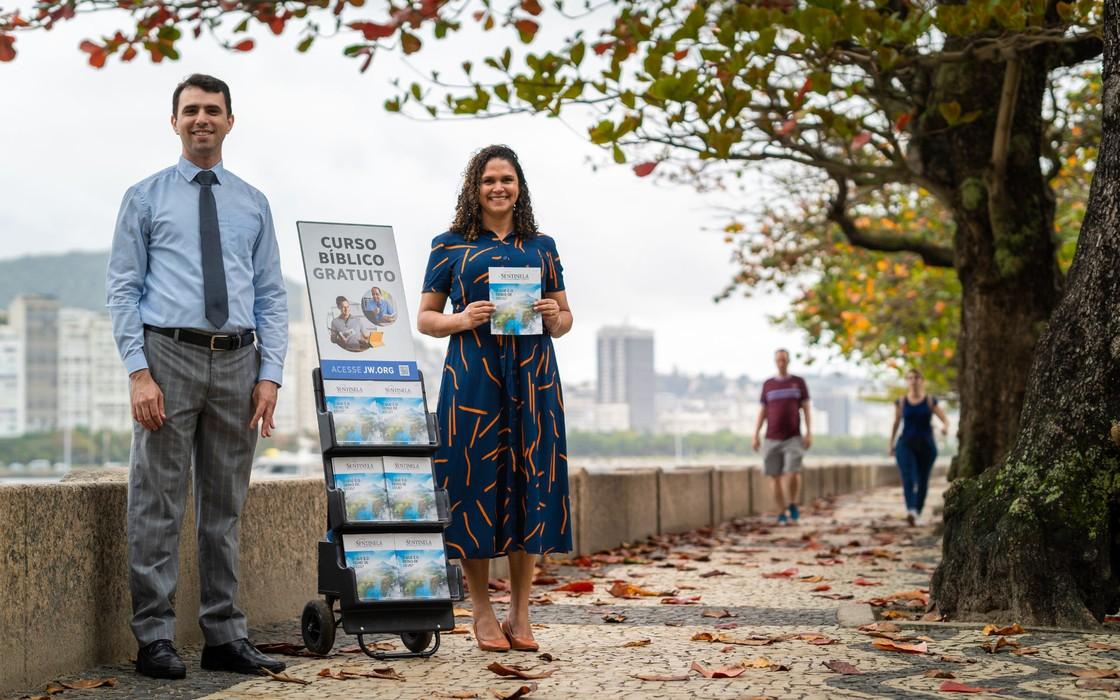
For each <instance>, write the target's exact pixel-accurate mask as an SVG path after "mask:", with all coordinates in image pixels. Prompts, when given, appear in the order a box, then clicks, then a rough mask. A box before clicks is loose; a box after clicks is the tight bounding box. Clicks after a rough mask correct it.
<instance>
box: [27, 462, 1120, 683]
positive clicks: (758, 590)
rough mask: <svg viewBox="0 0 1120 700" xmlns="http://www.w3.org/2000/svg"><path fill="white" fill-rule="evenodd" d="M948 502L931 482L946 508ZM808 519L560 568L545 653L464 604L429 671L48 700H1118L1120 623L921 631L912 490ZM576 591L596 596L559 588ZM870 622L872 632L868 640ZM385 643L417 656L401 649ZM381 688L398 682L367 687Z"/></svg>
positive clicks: (281, 638) (827, 507)
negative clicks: (483, 637)
mask: <svg viewBox="0 0 1120 700" xmlns="http://www.w3.org/2000/svg"><path fill="white" fill-rule="evenodd" d="M944 488H945V484H944V483H940V484H935V485H934V486H933V489H932V493H931V497H930V502H931V503H938V502H940V498H941V493H942V491H943V490H944ZM805 510H806V511H807V512H806V513H805V514H804V515H803V517H802V519H801V523H800V524H799V525H797V526H793V527H782V528H779V527H776V526H773V525H772V520H771V519H770V518H757V519H750V520H744V521H737V522H735V523H729V524H725V525H723V526H721V527H720V528H717V529H715V530H714V531H711V530H708V531H698V532H693V533H687V534H684V535H673V536H664V537H660V538H655V539H652V540H650V541H648V542H645V543H640V544H636V545H633V546H630V547H627V548H625V549H620V550H616V551H613V552H610V553H603V554H599V555H595V556H592V557H585V558H582V559H580V560H575V561H573V562H570V563H568V565H564V566H559V565H554V566H551V567H549V568H548V569H546V570H544V571H542V572H541V573H540V578H539V580H540V585H538V586H537V587H535V589H534V593H535V598H534V599H535V601H536V604H535V605H534V606H533V608H532V615H533V621H534V624H535V634H536V637H537V640H538V641H539V642H540V644H541V655H538V654H535V653H518V652H511V653H508V654H488V653H484V652H482V651H479V650H478V649H477V648H476V647H475V646H474V644H473V640H472V638H471V636H470V633H469V623H470V618H469V610H467V609H466V604H463V605H464V608H463V609H462V610H461V611H460V612H462V613H463V614H461V615H459V616H458V617H457V622H458V623H460V628H461V629H459V633H457V634H447V635H444V637H443V644H442V647H441V648H440V650H439V652H438V653H437V654H436V655H435V656H434V657H432V658H430V659H408V660H393V661H383V662H379V661H374V660H372V659H368V658H366V657H364V656H362V655H361V654H354V653H349V652H347V651H346V648H347V647H349V646H351V645H353V644H354V642H355V639H354V638H353V637H348V636H345V635H344V634H343V633H342V632H341V630H340V632H339V637H338V640H337V642H336V645H335V649H334V652H333V654H332V656H330V657H328V658H307V657H300V656H287V657H285V660H286V661H287V662H288V664H289V670H288V675H289V676H290V677H291V678H295V679H299V680H302V681H306V682H307V684H306V685H304V684H297V683H291V682H282V681H278V680H274V679H271V678H266V677H259V678H257V677H248V676H238V675H232V674H219V673H209V672H204V671H201V670H200V669H199V668H198V653H199V652H198V650H197V649H186V650H184V657H185V659H186V661H187V666H188V677H187V679H186V680H185V681H175V682H167V681H162V682H161V681H152V680H151V679H146V678H143V677H140V676H138V675H137V674H135V673H133V672H132V671H131V670H130V665H129V664H128V663H127V662H124V663H121V664H119V665H111V666H103V667H100V668H97V669H91V670H90V671H88V672H87V673H84V674H81V677H83V678H105V677H114V678H115V679H116V685H114V686H112V687H102V688H97V689H93V690H64V691H63V692H62V693H59V694H57V695H52V696H51V697H57V698H124V697H128V698H146V697H152V698H156V697H159V698H164V697H174V698H203V697H204V698H213V699H215V700H218V699H223V700H224V699H229V700H232V699H235V698H335V697H337V698H353V697H395V698H451V697H456V698H471V697H477V698H496V697H516V696H517V693H518V692H519V691H520V690H521V689H522V688H525V689H528V690H529V692H528V693H527V694H526V695H527V697H530V698H592V697H611V696H614V697H627V698H629V697H641V698H686V697H701V698H751V697H773V698H831V697H839V698H921V697H926V698H932V697H941V698H945V697H954V696H956V695H958V694H960V693H962V692H968V693H969V694H971V695H974V696H976V697H1004V698H1006V697H1015V698H1071V697H1076V698H1096V697H1100V698H1104V697H1120V680H1117V679H1116V677H1115V676H1120V625H1118V624H1108V625H1105V626H1103V627H1102V628H1101V629H1100V630H1096V631H1093V633H1088V632H1037V631H1033V632H1032V631H1031V630H1027V632H1026V633H1016V632H1017V631H1016V630H1009V631H1006V630H1005V631H1004V633H1003V634H1002V635H1000V634H990V635H985V634H984V633H983V631H982V630H981V629H980V625H955V624H951V623H937V622H933V621H926V622H920V621H918V618H921V617H923V615H924V613H925V603H926V594H927V593H928V591H926V590H925V589H926V587H927V586H928V583H929V576H930V573H931V572H932V570H933V568H934V566H936V564H937V560H938V557H939V554H940V547H939V538H938V537H937V535H936V534H935V526H936V522H934V523H928V524H925V525H922V526H919V527H916V528H908V527H906V526H905V523H904V522H903V521H902V519H901V515H902V513H903V508H902V505H901V497H900V494H899V493H898V490H897V489H890V488H888V489H879V490H876V491H873V492H868V493H864V494H857V495H852V496H846V497H841V498H838V499H836V500H835V501H834V502H827V501H818V502H817V503H816V504H814V507H812V508H806V509H805ZM553 579H555V580H554V581H553ZM575 582H581V583H579V584H578V585H577V586H575V588H581V587H582V588H587V587H590V588H591V589H592V590H591V591H590V592H582V593H581V592H566V591H557V590H555V589H556V588H559V587H561V586H564V585H565V584H572V583H575ZM500 585H501V584H500V582H499V584H498V587H499V588H500ZM612 589H613V591H612ZM624 589H625V590H624ZM612 592H613V593H614V594H627V593H629V594H631V595H635V596H636V597H633V598H622V597H618V596H617V595H614V594H612ZM645 594H658V595H645ZM493 595H495V596H497V597H499V598H500V597H501V595H502V591H501V590H496V591H495V592H494V593H493ZM868 602H870V603H873V604H875V605H868ZM498 608H499V616H500V615H501V614H502V613H503V612H504V606H500V605H499V606H498ZM872 610H874V611H876V614H877V616H878V621H877V622H875V623H873V624H874V625H875V626H874V627H864V628H863V629H860V628H859V627H858V626H857V625H859V624H861V623H867V622H871V614H872ZM297 612H298V611H297ZM861 618H864V619H861ZM841 619H842V620H843V621H844V622H845V624H846V625H847V626H844V625H841V624H840V620H841ZM991 622H992V623H995V624H997V625H998V626H1004V627H1006V626H1009V625H1010V624H1011V623H1013V622H1014V621H1013V620H992V621H991ZM1000 639H1002V640H1004V641H1003V643H1002V644H1000V642H999V640H1000ZM380 640H381V641H382V642H383V643H384V644H385V645H386V646H393V647H395V648H396V649H401V648H403V647H402V645H401V643H400V641H399V639H397V638H394V637H382V638H380ZM254 641H255V642H256V643H258V644H260V643H265V642H290V643H292V644H301V641H300V638H299V631H298V623H297V621H296V620H295V619H293V620H292V621H290V622H288V623H284V624H280V625H274V626H271V627H268V628H263V629H258V630H256V631H255V632H254ZM374 641H377V639H376V638H375V639H374ZM997 645H999V646H998V647H997ZM985 646H987V647H989V648H988V649H985V648H984V647H985ZM993 650H994V652H993ZM494 662H498V663H501V664H504V665H506V666H517V667H519V668H518V669H515V670H517V671H521V672H523V673H524V674H525V675H528V676H541V677H540V678H535V679H528V680H521V679H518V678H515V677H503V676H499V675H497V674H496V673H495V672H493V671H491V670H489V669H488V668H487V667H488V666H489V665H490V664H492V663H494ZM836 662H840V663H836ZM845 664H848V665H851V666H854V667H855V668H854V669H852V668H849V667H847V666H845ZM387 667H391V668H392V669H393V671H394V672H395V673H394V674H389V673H386V672H384V669H385V668H387ZM379 669H381V670H382V671H381V672H380V673H375V671H377V670H379ZM1087 669H1097V670H1098V671H1099V672H1097V673H1087V672H1086V670H1087ZM1113 669H1116V670H1117V672H1116V674H1109V671H1111V670H1113ZM852 671H858V672H856V673H852ZM1074 671H1081V672H1082V673H1083V674H1084V675H1095V676H1099V677H1098V678H1084V677H1080V678H1079V677H1078V676H1075V675H1071V674H1072V672H1074ZM324 672H326V673H330V674H332V675H333V677H331V676H327V675H320V674H321V673H324ZM361 674H367V675H366V676H363V675H361ZM947 674H951V675H947ZM377 675H382V676H388V675H395V676H397V677H398V678H400V679H392V678H378V677H369V676H377ZM706 675H711V676H714V677H711V678H708V677H705V676H706ZM1109 675H1114V677H1113V678H1109V677H1108V676H1109ZM720 676H728V677H720ZM663 678H673V679H674V680H663ZM59 680H60V681H72V680H74V679H59ZM978 689H987V690H978ZM43 692H44V689H43V688H38V689H34V691H33V692H29V693H28V694H27V696H25V697H34V696H35V695H36V694H41V693H43Z"/></svg>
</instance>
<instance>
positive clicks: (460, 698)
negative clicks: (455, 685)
mask: <svg viewBox="0 0 1120 700" xmlns="http://www.w3.org/2000/svg"><path fill="white" fill-rule="evenodd" d="M432 697H435V698H455V699H456V700H470V698H477V697H478V693H472V692H471V691H469V690H460V691H459V692H456V693H442V692H440V691H438V690H435V691H432Z"/></svg>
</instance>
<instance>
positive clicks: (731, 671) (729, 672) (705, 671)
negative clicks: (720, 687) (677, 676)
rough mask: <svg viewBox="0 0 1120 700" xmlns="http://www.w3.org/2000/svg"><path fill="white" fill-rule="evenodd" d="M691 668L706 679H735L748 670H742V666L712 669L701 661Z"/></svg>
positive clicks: (693, 663)
mask: <svg viewBox="0 0 1120 700" xmlns="http://www.w3.org/2000/svg"><path fill="white" fill-rule="evenodd" d="M689 668H690V669H691V670H693V671H696V672H697V673H699V674H700V675H701V676H703V677H705V678H734V677H735V676H738V675H740V674H741V673H743V672H744V671H746V670H747V669H745V668H742V667H741V666H724V667H722V668H710V667H708V666H705V665H704V664H702V663H700V662H699V661H693V662H692V666H690V667H689Z"/></svg>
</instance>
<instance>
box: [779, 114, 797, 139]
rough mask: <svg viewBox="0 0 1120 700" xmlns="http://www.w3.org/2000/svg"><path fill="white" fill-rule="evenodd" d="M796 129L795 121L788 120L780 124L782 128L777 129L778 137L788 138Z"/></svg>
mask: <svg viewBox="0 0 1120 700" xmlns="http://www.w3.org/2000/svg"><path fill="white" fill-rule="evenodd" d="M795 128H797V120H796V119H793V118H790V119H787V120H785V121H784V122H782V127H781V128H780V129H778V131H777V134H778V136H789V135H790V134H791V133H793V130H794V129H795Z"/></svg>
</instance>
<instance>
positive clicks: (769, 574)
mask: <svg viewBox="0 0 1120 700" xmlns="http://www.w3.org/2000/svg"><path fill="white" fill-rule="evenodd" d="M796 575H797V569H795V568H793V567H791V568H789V569H784V570H782V571H766V572H763V574H762V578H791V577H793V576H796Z"/></svg>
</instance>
